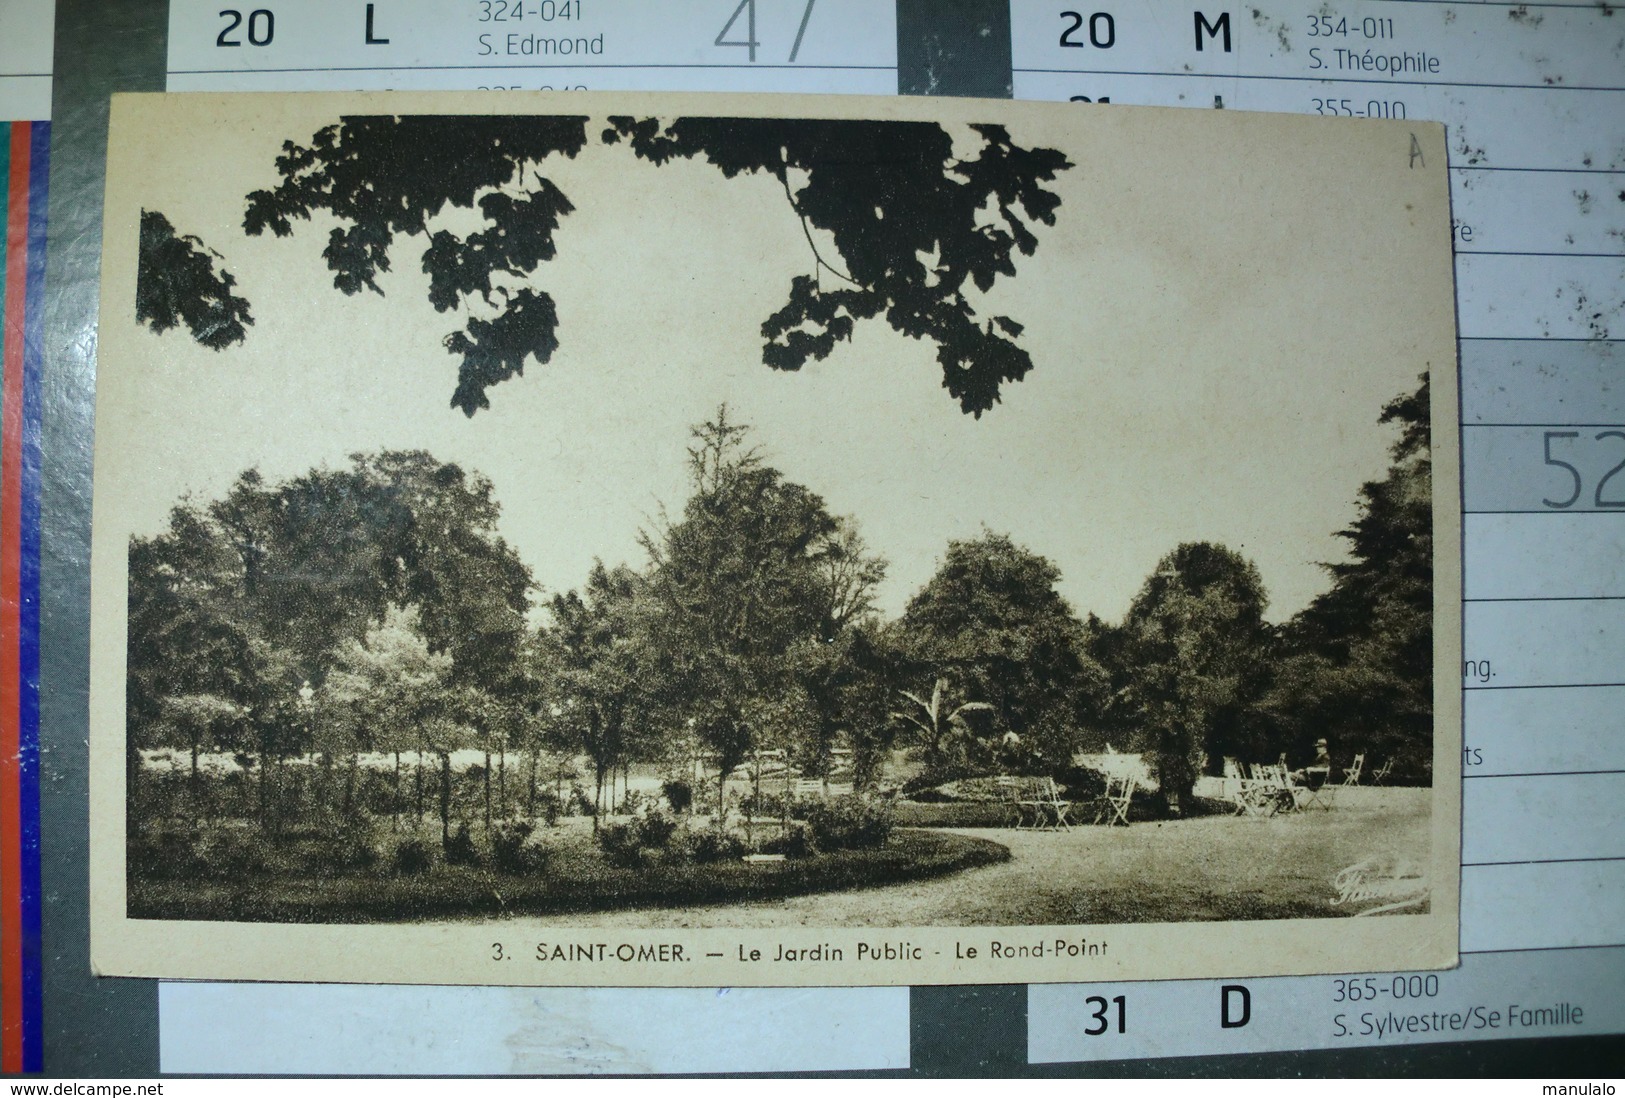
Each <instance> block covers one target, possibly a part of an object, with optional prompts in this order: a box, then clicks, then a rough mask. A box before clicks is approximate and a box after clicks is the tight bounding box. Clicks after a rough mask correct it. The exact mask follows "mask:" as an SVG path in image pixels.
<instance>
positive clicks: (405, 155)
mask: <svg viewBox="0 0 1625 1098" xmlns="http://www.w3.org/2000/svg"><path fill="white" fill-rule="evenodd" d="M586 122H587V120H586V119H585V118H580V117H567V116H557V117H547V118H533V117H520V116H512V117H467V116H445V117H419V116H407V117H395V116H388V117H365V116H358V117H350V118H345V119H344V120H343V121H341V122H339V123H338V124H336V125H332V126H328V127H326V128H324V129H322V130H320V131H318V132H317V133H316V134H315V136H314V137H312V138H311V141H310V144H309V145H299V144H296V143H295V142H292V141H289V142H286V143H284V145H283V147H282V148H283V155H282V156H280V157H278V158H277V162H276V168H277V172H278V174H280V175H281V176H282V183H281V184H280V185H279V186H278V187H276V188H275V189H274V190H269V191H263V190H262V191H255V192H254V193H252V194H250V195H249V196H248V212H247V214H246V216H245V217H244V219H243V228H244V230H245V231H246V232H248V233H249V235H251V236H258V235H259V234H260V233H262V232H264V231H265V230H266V229H270V230H271V231H272V232H274V233H275V234H276V235H277V236H288V235H290V234H291V233H292V232H293V221H294V220H295V219H300V220H309V219H310V216H311V214H312V213H314V212H317V211H322V212H326V213H329V214H332V215H333V216H334V217H335V218H337V219H338V220H339V221H340V222H341V223H342V225H343V226H344V227H342V228H337V229H333V230H332V232H331V233H330V234H329V236H328V243H327V248H326V249H325V250H324V251H323V253H322V254H323V256H324V257H325V258H326V260H327V265H328V268H329V269H330V270H332V271H333V285H334V286H336V287H337V288H338V289H340V290H342V291H343V292H345V293H347V294H353V293H358V292H359V291H360V290H362V289H363V288H365V289H370V290H373V291H374V292H377V293H382V292H383V291H382V290H381V289H380V288H379V285H378V276H379V275H380V274H381V273H384V272H387V271H388V270H389V269H390V248H391V245H393V244H394V242H395V238H396V237H398V236H421V237H424V238H426V239H427V242H428V246H427V248H426V249H425V250H424V253H423V260H422V265H423V270H424V272H425V273H426V274H428V276H429V303H430V304H431V305H433V306H434V308H435V309H436V310H437V311H438V312H447V311H449V310H452V309H455V308H457V307H458V306H460V305H462V304H464V303H466V302H467V301H468V300H469V299H470V298H472V297H475V296H478V297H479V298H480V300H481V301H483V302H484V303H485V304H487V305H496V306H497V312H496V314H495V315H494V316H493V317H491V318H490V319H488V320H486V319H481V318H478V317H470V318H469V320H468V322H467V324H466V325H465V326H464V328H463V329H462V330H460V331H455V332H452V333H450V334H449V335H447V336H446V339H445V344H446V349H447V350H448V351H450V352H451V353H452V354H455V355H458V356H460V357H461V358H462V365H461V366H460V367H459V369H458V377H457V388H456V391H455V392H454V393H453V394H452V399H451V402H452V405H453V406H454V407H457V408H461V409H462V410H463V411H464V412H465V413H467V414H468V415H473V414H474V412H475V411H477V410H478V409H480V408H487V407H489V406H490V401H489V400H487V399H486V396H485V390H486V389H487V388H489V387H490V386H492V385H494V384H496V383H497V382H499V381H504V380H506V379H507V378H509V377H512V376H513V375H514V374H518V373H523V372H524V365H525V360H526V359H527V358H528V357H532V356H534V357H535V359H536V361H538V362H541V363H546V362H547V360H548V359H549V358H551V357H552V355H553V351H554V350H555V349H556V348H557V347H558V339H557V337H556V335H555V334H554V332H555V329H556V328H557V326H558V317H557V314H556V312H555V310H554V305H553V299H552V297H551V296H549V295H548V294H547V293H546V292H545V291H541V290H533V289H530V288H529V287H528V286H525V285H523V283H525V282H528V281H529V280H530V279H531V276H533V275H534V274H535V273H536V269H537V267H538V266H539V265H540V264H541V263H543V262H545V261H547V260H549V259H552V258H553V256H554V254H555V252H556V251H557V249H556V247H555V246H554V243H553V232H554V230H555V229H557V228H558V226H559V221H560V219H561V218H563V217H565V216H566V215H567V214H569V213H570V212H571V211H572V210H574V209H575V207H574V205H572V204H571V202H570V200H569V199H568V198H567V197H565V195H564V193H563V192H562V191H560V190H559V189H558V188H557V187H555V186H554V185H553V184H552V183H551V182H550V181H549V180H548V179H546V178H545V177H544V176H542V175H541V174H540V172H539V171H537V166H538V165H539V164H540V163H541V162H542V161H543V160H546V159H547V158H548V157H549V156H555V155H562V156H569V157H573V156H575V155H576V153H578V152H579V151H580V150H581V148H582V146H583V145H584V144H586V140H587V137H586ZM503 188H511V189H517V190H519V191H520V192H521V193H520V194H519V195H517V196H516V195H514V194H512V193H509V191H508V190H505V189H503ZM448 206H450V207H455V208H461V209H467V210H473V209H476V208H477V209H478V211H479V213H480V216H481V218H482V220H483V223H484V226H485V227H484V228H483V229H482V230H480V231H478V232H473V233H469V234H468V235H467V236H464V237H458V236H456V235H455V234H453V233H451V232H449V231H447V230H444V229H441V230H437V231H434V232H432V233H431V232H430V229H429V221H430V220H431V219H432V218H433V217H435V216H436V215H437V214H439V213H440V212H441V211H442V210H444V209H445V208H446V207H448Z"/></svg>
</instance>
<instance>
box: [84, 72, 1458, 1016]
mask: <svg viewBox="0 0 1625 1098" xmlns="http://www.w3.org/2000/svg"><path fill="white" fill-rule="evenodd" d="M1176 165H1177V166H1178V167H1177V169H1176ZM1193 165H1194V166H1196V167H1195V168H1193ZM1450 235H1451V229H1450V213H1449V201H1448V192H1447V184H1446V173H1445V148H1444V134H1443V130H1442V128H1441V127H1439V126H1436V125H1433V124H1424V123H1407V122H1403V121H1399V122H1379V121H1365V120H1339V119H1315V118H1294V117H1286V116H1264V115H1249V114H1245V113H1241V112H1235V111H1214V112H1194V111H1175V110H1159V109H1150V108H1147V109H1139V108H1117V107H1113V108H1110V109H1101V108H1098V107H1095V106H1093V105H1090V104H1075V103H1074V104H1065V103H1063V104H1016V103H1010V102H999V101H977V100H958V101H946V100H944V101H932V100H877V99H862V98H856V97H847V98H833V97H831V98H816V97H798V98H791V97H782V98H775V99H764V98H761V97H756V98H751V97H739V96H735V97H728V96H697V95H685V96H664V97H660V96H649V95H639V96H632V95H620V96H617V95H613V94H597V93H581V94H553V95H547V94H535V95H530V94H526V95H515V96H502V95H474V94H432V95H429V94H416V95H403V94H394V93H384V94H371V95H237V96H225V95H202V94H193V95H169V96H157V95H151V96H120V97H118V98H117V99H116V100H115V104H114V110H113V120H112V129H111V136H110V146H109V164H108V190H107V205H106V216H105V240H104V256H105V259H104V268H103V276H102V281H103V298H102V306H101V322H100V323H101V328H100V333H101V334H100V348H99V358H100V365H99V373H98V379H97V390H98V392H97V423H96V455H95V470H96V471H95V501H94V520H93V533H92V539H93V540H92V546H93V551H92V561H91V569H92V578H93V589H92V598H93V621H92V661H91V729H92V743H91V750H92V819H91V841H92V899H93V909H94V910H93V940H92V949H93V958H94V960H95V962H96V965H97V968H98V971H100V972H102V973H104V974H125V975H143V976H164V977H182V978H250V979H270V980H339V979H343V980H363V981H408V982H426V983H427V982H439V983H450V982H455V983H500V984H576V985H591V984H648V985H691V986H710V985H716V986H731V985H764V984H788V985H814V984H896V983H913V984H919V983H976V982H998V983H1015V982H1023V981H1027V982H1035V981H1037V982H1043V981H1063V980H1082V981H1095V980H1108V979H1140V978H1161V977H1199V976H1209V975H1220V974H1222V975H1226V976H1237V975H1254V974H1256V975H1271V974H1289V973H1309V972H1347V971H1371V970H1385V969H1389V970H1392V969H1417V968H1428V967H1442V966H1447V965H1450V964H1453V963H1454V962H1455V959H1456V926H1457V904H1458V890H1459V889H1458V871H1459V814H1460V789H1459V785H1460V783H1459V778H1460V770H1461V751H1462V740H1461V702H1460V690H1459V682H1458V681H1457V679H1456V675H1457V674H1458V673H1459V671H1460V668H1461V666H1462V664H1461V659H1462V654H1461V642H1460V621H1461V618H1460V493H1459V474H1458V469H1459V457H1458V454H1459V445H1458V439H1457V432H1458V428H1457V395H1456V352H1455V326H1454V311H1453V283H1452V278H1451V258H1452V257H1451V247H1450Z"/></svg>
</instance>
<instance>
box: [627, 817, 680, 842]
mask: <svg viewBox="0 0 1625 1098" xmlns="http://www.w3.org/2000/svg"><path fill="white" fill-rule="evenodd" d="M633 824H634V826H635V827H636V828H637V834H638V842H639V843H640V844H641V845H643V846H650V847H654V848H655V849H656V850H660V849H664V847H665V845H666V844H667V843H668V842H670V841H671V837H672V835H674V834H675V833H676V832H677V821H676V820H675V819H673V818H672V816H671V814H670V813H668V812H664V811H662V810H660V809H658V808H655V809H650V810H649V811H648V812H645V813H644V814H643V815H641V816H639V817H638V818H637V819H636V820H634V821H633Z"/></svg>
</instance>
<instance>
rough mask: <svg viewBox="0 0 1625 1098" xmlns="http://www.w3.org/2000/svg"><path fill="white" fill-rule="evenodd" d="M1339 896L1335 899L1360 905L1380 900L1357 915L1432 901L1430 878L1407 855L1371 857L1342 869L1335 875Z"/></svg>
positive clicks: (1333, 886) (1333, 881)
mask: <svg viewBox="0 0 1625 1098" xmlns="http://www.w3.org/2000/svg"><path fill="white" fill-rule="evenodd" d="M1332 888H1333V889H1334V890H1336V892H1337V896H1336V898H1335V899H1333V900H1332V903H1334V904H1337V905H1338V906H1340V907H1341V906H1343V905H1345V904H1347V905H1350V906H1359V905H1364V904H1370V903H1372V902H1373V901H1376V906H1375V907H1366V908H1364V909H1363V910H1360V911H1356V912H1354V914H1356V915H1380V914H1382V913H1383V912H1385V911H1400V910H1403V909H1405V908H1411V907H1419V906H1421V905H1423V904H1426V903H1427V901H1428V878H1427V874H1426V873H1424V872H1422V870H1421V868H1420V867H1418V866H1417V865H1416V864H1415V863H1413V862H1410V861H1407V860H1405V859H1403V858H1367V859H1366V860H1365V861H1363V862H1355V863H1354V864H1353V865H1351V866H1349V867H1347V868H1346V869H1340V870H1338V872H1337V876H1335V877H1333V878H1332Z"/></svg>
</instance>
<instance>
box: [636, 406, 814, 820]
mask: <svg viewBox="0 0 1625 1098" xmlns="http://www.w3.org/2000/svg"><path fill="white" fill-rule="evenodd" d="M747 432H748V428H747V427H744V426H741V425H739V424H735V423H732V422H730V421H729V419H728V410H727V408H726V406H724V407H722V408H721V409H719V410H718V412H717V415H716V418H715V419H713V420H711V421H709V422H707V423H705V424H703V425H702V426H699V427H696V428H694V429H693V430H692V437H693V440H694V442H693V445H692V446H691V447H690V448H689V475H690V479H691V481H692V483H693V487H694V492H693V495H691V496H690V497H689V499H688V502H687V503H686V504H685V505H684V507H683V513H682V517H681V518H679V519H677V520H675V521H672V520H664V521H663V523H662V526H661V528H660V529H659V530H657V531H654V532H646V533H645V534H644V537H643V543H644V547H645V549H646V550H647V551H648V553H649V558H650V565H651V568H650V575H649V596H650V612H651V613H650V619H649V624H650V628H651V637H652V641H653V644H654V647H655V649H656V651H657V652H658V653H659V658H660V660H661V662H662V667H661V671H660V675H661V679H662V681H663V682H664V683H665V684H666V688H665V689H666V694H667V705H668V707H669V708H671V709H673V710H675V711H678V712H682V713H686V715H687V717H688V719H691V720H692V721H693V722H694V728H695V731H696V734H697V735H698V737H699V739H700V741H701V742H702V743H703V744H704V745H705V746H706V747H707V748H708V749H709V750H710V751H711V753H712V755H713V757H714V758H715V761H716V767H717V789H718V803H719V806H720V805H721V803H722V792H723V790H724V789H725V787H726V782H727V778H728V775H729V774H730V773H731V772H732V771H733V770H734V769H735V768H736V767H737V766H738V765H739V764H740V763H741V762H743V761H744V759H745V758H746V756H747V755H748V754H749V753H750V751H751V750H752V748H753V747H758V746H761V745H762V743H763V740H764V736H763V733H764V732H765V731H767V729H766V728H765V727H764V726H763V721H764V718H765V717H767V713H766V711H765V706H764V704H763V703H764V701H765V700H770V699H773V698H776V697H778V696H780V695H782V694H783V693H784V692H785V691H786V690H787V689H788V688H789V687H791V686H792V685H794V682H795V678H794V674H793V672H794V662H793V659H792V658H791V654H792V652H793V650H794V649H795V648H796V647H797V646H798V645H799V644H800V643H802V642H804V641H806V640H808V639H810V638H814V637H817V636H818V635H819V630H820V629H821V628H823V627H825V626H827V625H828V624H829V621H830V619H829V616H828V615H829V613H830V607H831V599H830V592H829V588H828V585H827V583H826V575H827V573H826V572H825V570H824V569H825V566H826V562H825V561H823V560H822V559H821V557H820V553H821V550H822V549H824V548H827V546H828V545H829V543H830V539H832V538H835V537H836V535H837V534H838V532H839V527H838V526H837V523H836V521H835V519H834V518H833V517H831V516H830V514H829V512H828V511H827V510H826V509H825V507H824V502H823V500H822V499H820V498H819V497H818V496H817V495H816V494H814V493H813V492H812V491H810V490H808V489H807V488H805V487H803V486H802V485H799V484H795V483H793V482H790V481H787V480H785V479H784V476H783V475H782V474H781V473H780V472H779V471H778V470H776V469H773V468H771V467H769V466H767V465H766V464H764V463H763V461H762V459H761V457H760V455H759V454H757V453H756V451H754V450H751V449H747V448H746V447H745V446H744V436H745V435H746V433H747ZM720 815H721V814H720V813H719V822H720Z"/></svg>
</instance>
